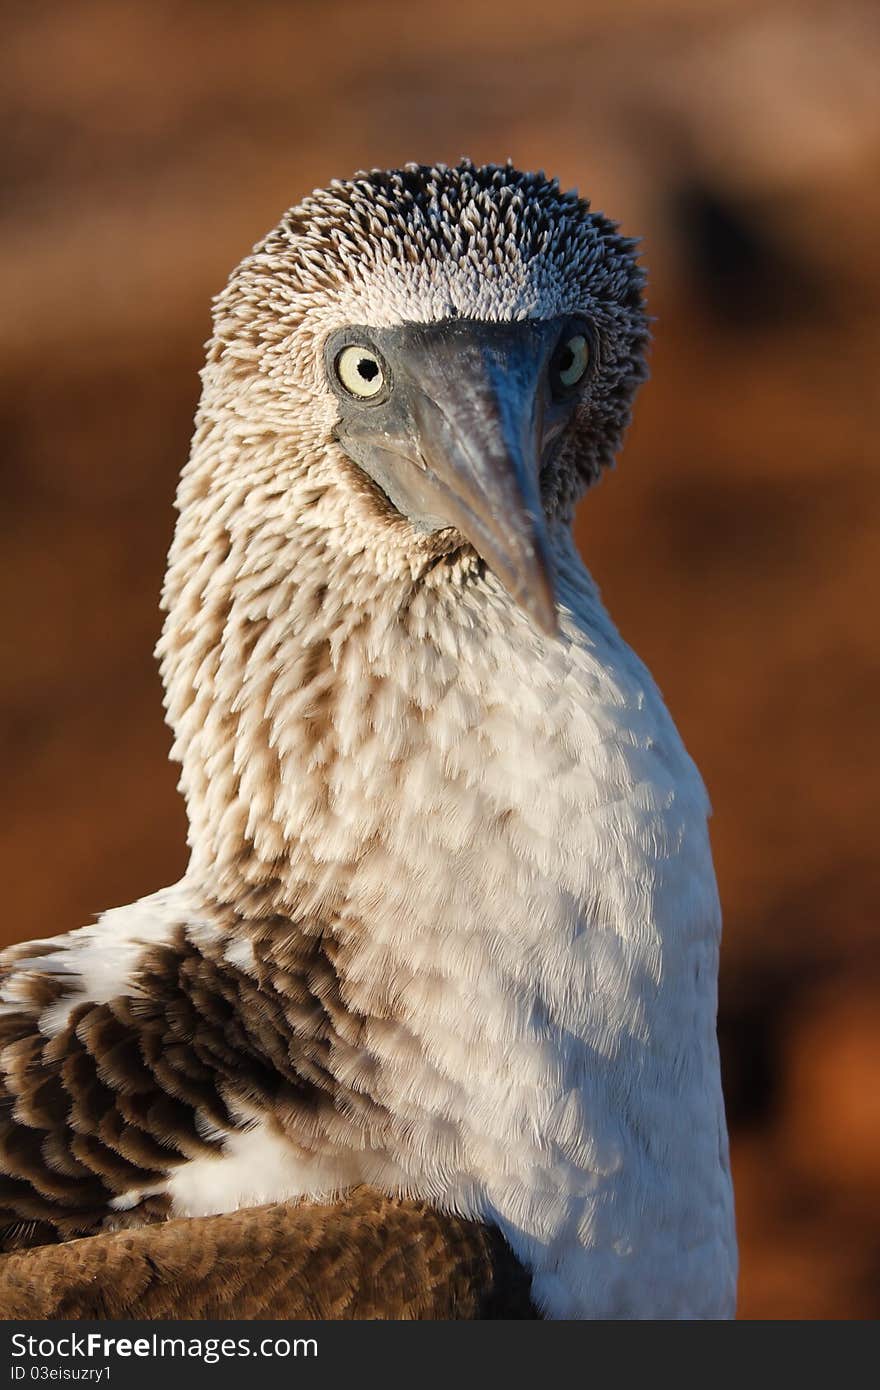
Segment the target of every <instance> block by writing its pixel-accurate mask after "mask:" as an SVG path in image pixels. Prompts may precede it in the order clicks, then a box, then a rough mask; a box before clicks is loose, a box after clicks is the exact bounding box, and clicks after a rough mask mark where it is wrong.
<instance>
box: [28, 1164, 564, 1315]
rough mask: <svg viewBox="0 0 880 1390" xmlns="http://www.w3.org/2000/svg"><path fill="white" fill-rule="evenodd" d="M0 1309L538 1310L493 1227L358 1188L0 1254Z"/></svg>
mask: <svg viewBox="0 0 880 1390" xmlns="http://www.w3.org/2000/svg"><path fill="white" fill-rule="evenodd" d="M0 1310H2V1313H3V1316H4V1318H28V1319H30V1320H33V1319H45V1318H63V1319H74V1320H79V1319H82V1318H136V1319H154V1318H175V1319H180V1318H185V1319H192V1318H211V1319H217V1320H223V1321H226V1320H228V1319H236V1320H240V1319H254V1318H265V1319H273V1320H277V1319H289V1318H293V1319H295V1320H297V1321H301V1320H309V1321H311V1320H314V1319H319V1320H322V1321H340V1320H343V1319H344V1320H346V1321H353V1320H357V1321H364V1320H375V1319H376V1318H381V1319H382V1320H393V1321H395V1322H399V1321H406V1322H410V1321H415V1320H418V1321H449V1320H450V1319H455V1320H456V1321H486V1320H493V1321H494V1320H497V1319H516V1320H519V1321H522V1320H534V1319H536V1318H537V1317H538V1314H537V1312H536V1310H535V1307H534V1305H533V1303H532V1300H531V1290H530V1281H529V1278H528V1274H527V1273H526V1271H525V1269H524V1268H523V1266H522V1265H521V1264H520V1263H519V1261H518V1260H517V1259H516V1257H515V1256H514V1254H513V1252H512V1251H511V1249H510V1247H509V1246H508V1245H507V1243H506V1241H504V1240H503V1238H502V1237H501V1235H500V1233H499V1232H498V1231H497V1230H496V1229H494V1228H493V1227H490V1226H486V1225H484V1224H483V1223H481V1222H478V1221H469V1220H467V1219H466V1218H464V1217H458V1216H455V1215H454V1214H452V1213H445V1212H441V1211H439V1210H437V1209H436V1208H432V1207H430V1206H428V1205H427V1204H426V1203H424V1202H414V1201H405V1200H401V1199H395V1198H390V1197H387V1196H385V1195H384V1194H383V1193H380V1192H377V1191H376V1190H375V1189H371V1188H366V1187H359V1188H356V1189H354V1190H353V1191H352V1192H351V1193H346V1195H345V1197H344V1198H341V1199H339V1200H337V1201H333V1202H327V1203H308V1204H294V1203H289V1202H288V1203H283V1202H278V1203H274V1204H272V1205H267V1206H263V1207H258V1208H256V1209H254V1208H248V1209H245V1210H243V1211H236V1212H229V1213H226V1214H224V1215H222V1216H202V1217H197V1218H189V1217H182V1218H178V1219H176V1220H170V1221H166V1222H159V1223H155V1224H152V1225H145V1226H141V1227H136V1228H134V1229H131V1230H122V1231H107V1232H103V1233H102V1234H100V1235H94V1236H86V1237H83V1238H80V1239H74V1240H70V1241H66V1242H65V1243H64V1244H56V1245H42V1246H36V1247H32V1248H30V1249H21V1250H16V1251H12V1252H11V1253H9V1254H6V1255H4V1256H2V1257H0Z"/></svg>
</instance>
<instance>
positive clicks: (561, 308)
mask: <svg viewBox="0 0 880 1390" xmlns="http://www.w3.org/2000/svg"><path fill="white" fill-rule="evenodd" d="M643 288H644V287H643V274H642V271H641V269H640V267H639V264H638V260H637V255H636V246H635V244H634V242H633V241H631V240H629V239H627V238H625V237H624V236H622V235H621V234H620V232H619V231H618V229H617V227H616V225H615V224H614V223H613V222H611V221H609V220H608V219H607V218H606V217H604V216H603V215H601V214H599V213H597V212H594V211H592V210H591V208H590V205H589V204H588V202H587V201H586V200H585V199H583V198H581V197H579V196H578V195H577V194H576V193H574V192H563V191H561V190H560V187H559V185H558V183H557V182H555V181H550V180H547V179H545V177H544V176H543V175H540V174H539V175H533V174H524V173H521V172H518V171H517V170H516V169H515V168H513V167H512V166H511V165H509V164H508V165H506V166H503V167H497V166H492V165H488V166H484V167H477V166H475V165H473V164H472V163H470V162H469V161H462V162H461V163H460V164H458V165H457V166H455V167H452V168H450V167H446V166H443V165H437V166H436V167H426V166H420V165H408V166H406V167H405V168H403V169H400V170H394V171H391V172H382V171H372V172H369V173H361V174H358V175H356V176H355V177H354V178H352V179H351V180H349V181H336V182H333V183H332V184H331V185H330V186H329V187H328V188H327V189H326V190H323V191H318V192H315V193H314V194H313V195H312V196H311V197H309V198H306V199H305V200H304V201H303V202H302V203H301V204H299V205H298V206H297V207H294V208H293V209H292V210H291V211H289V212H288V213H287V214H286V215H285V216H284V217H283V218H282V220H281V222H280V223H279V225H278V226H277V227H276V228H275V230H273V231H272V232H270V233H269V235H268V236H266V237H265V239H264V240H262V241H261V242H259V243H258V244H257V246H256V247H255V248H254V250H253V252H252V253H251V254H250V255H248V256H247V257H246V258H245V260H244V261H243V262H242V263H241V265H240V266H239V267H238V268H237V269H236V270H235V271H234V273H233V275H232V277H231V278H230V280H229V283H228V285H227V286H226V288H225V289H224V290H223V292H222V293H221V294H220V295H219V296H218V298H217V300H216V302H215V311H214V329H213V336H212V337H211V339H210V342H209V345H208V352H207V363H206V366H205V368H204V371H203V393H202V398H201V403H200V406H199V409H198V414H197V419H196V428H195V435H194V439H193V445H192V452H191V457H190V460H189V462H188V464H187V466H186V467H185V469H184V471H183V475H182V479H181V483H180V488H179V492H178V497H177V507H178V511H179V518H178V522H177V527H176V532H175V536H174V541H173V544H172V548H171V553H170V558H169V566H168V573H167V580H166V584H165V588H164V594H163V606H164V610H165V613H166V621H165V626H164V631H163V635H162V638H161V642H160V645H159V653H160V658H161V668H162V675H163V679H164V683H165V689H166V693H167V699H166V706H167V713H168V719H169V722H170V725H171V728H172V730H173V734H174V745H173V754H172V755H173V757H174V758H176V759H177V760H178V761H179V763H180V766H181V769H182V771H181V781H180V786H181V789H182V792H183V794H184V796H185V798H186V804H187V810H188V816H189V825H190V833H189V844H190V849H191V857H190V861H189V867H188V869H187V872H186V874H185V876H184V877H183V879H182V880H181V881H180V882H179V883H178V884H176V885H175V886H173V887H171V888H166V889H163V890H162V891H160V892H157V893H155V894H153V895H152V896H150V897H147V898H144V899H142V900H141V901H139V902H136V903H133V904H132V905H131V906H128V907H122V908H117V909H115V910H113V911H110V912H107V913H105V914H104V915H103V916H102V917H100V918H99V919H98V921H97V923H96V924H95V925H92V926H87V927H83V928H81V929H79V930H77V931H72V932H70V933H68V934H67V935H61V936H48V937H47V938H46V939H44V940H40V941H36V942H29V943H25V944H24V945H20V946H16V947H13V948H11V949H10V950H8V951H7V952H6V953H5V955H4V958H3V971H4V983H3V987H2V1017H0V1025H2V1042H3V1050H2V1054H0V1083H2V1098H3V1109H2V1119H0V1174H2V1176H0V1224H2V1228H3V1231H4V1232H5V1246H6V1248H7V1249H14V1248H15V1247H16V1246H18V1247H21V1246H27V1245H33V1244H45V1243H48V1242H53V1241H56V1242H57V1241H66V1240H69V1239H70V1238H72V1237H77V1236H83V1235H93V1234H95V1233H100V1232H112V1231H118V1229H119V1228H120V1227H129V1226H132V1225H135V1226H136V1225H144V1224H146V1223H150V1222H154V1221H157V1220H164V1219H165V1218H169V1217H174V1218H178V1217H180V1218H187V1217H189V1218H199V1217H210V1216H212V1215H215V1214H220V1213H229V1212H235V1211H238V1210H240V1209H242V1208H246V1207H254V1206H259V1205H261V1204H271V1203H276V1204H277V1203H279V1202H287V1203H290V1202H300V1203H313V1204H325V1205H326V1204H327V1203H330V1204H332V1203H334V1202H343V1201H344V1200H345V1199H346V1194H349V1193H351V1192H352V1191H353V1190H355V1189H359V1188H360V1187H361V1186H363V1185H368V1186H370V1187H372V1188H373V1189H377V1190H378V1192H379V1193H381V1194H385V1196H386V1197H390V1198H395V1197H399V1198H405V1199H409V1200H412V1201H415V1202H421V1203H425V1204H428V1206H429V1207H430V1209H431V1210H432V1211H435V1212H438V1213H443V1212H446V1213H449V1214H450V1216H454V1217H455V1218H456V1219H470V1220H473V1221H476V1222H478V1223H482V1225H483V1226H484V1227H486V1228H491V1229H492V1230H493V1231H496V1232H498V1233H500V1236H501V1237H503V1240H504V1241H505V1242H507V1245H508V1246H509V1248H510V1249H511V1250H512V1251H513V1252H514V1254H515V1256H516V1258H517V1260H518V1261H519V1262H520V1263H521V1265H522V1267H523V1268H524V1270H525V1271H526V1272H527V1274H528V1277H529V1279H530V1281H531V1300H532V1302H533V1304H534V1306H535V1308H536V1309H537V1310H538V1311H539V1312H540V1314H541V1315H543V1316H544V1317H548V1318H642V1317H649V1318H716V1317H727V1316H732V1314H733V1311H734V1300H735V1277H736V1250H735V1237H734V1225H733V1200H732V1192H731V1182H730V1173H729V1164H728V1149H727V1135H726V1126H725V1117H724V1108H723V1101H722V1092H721V1082H720V1072H719V1059H718V1049H717V1043H716V1029H715V1016H716V990H717V970H718V949H719V938H720V910H719V903H718V895H717V890H716V883H715V875H714V871H713V866H712V858H711V851H710V845H709V839H708V832H707V815H708V803H707V798H706V794H705V791H704V788H703V784H702V781H701V779H700V776H699V774H698V772H697V770H696V768H695V766H694V764H693V762H692V761H691V759H690V757H689V756H688V754H687V753H686V751H685V749H684V747H683V744H682V741H681V739H680V737H679V735H678V733H677V731H676V729H675V727H674V725H673V723H672V720H671V718H670V716H669V714H668V713H667V711H666V709H665V707H664V704H663V701H662V699H661V697H660V694H659V693H658V690H657V688H656V686H655V684H654V682H653V680H652V679H651V677H650V675H649V674H648V672H647V670H646V669H645V667H644V666H643V665H642V664H641V662H640V661H639V660H638V659H637V657H636V656H635V655H634V654H633V652H632V651H631V650H630V649H629V647H628V646H627V645H626V644H625V643H624V641H623V640H622V639H621V637H620V636H619V634H618V633H617V631H616V629H615V627H614V625H613V624H612V622H611V620H610V618H609V616H608V614H607V613H606V611H605V608H604V607H603V605H602V602H601V600H600V597H599V594H598V592H597V589H596V586H595V584H594V582H593V580H592V578H591V577H590V575H589V573H588V572H587V570H586V568H585V567H584V564H583V563H582V561H581V558H580V556H579V555H578V552H577V550H576V548H575V545H574V541H573V538H572V532H571V524H572V514H573V509H574V506H575V504H576V502H577V501H578V500H579V498H580V497H581V495H582V494H583V493H584V492H585V491H586V490H587V489H588V488H589V486H590V485H591V484H592V483H593V482H595V480H596V479H597V478H598V477H599V475H600V473H601V471H602V469H603V468H604V467H605V466H606V465H607V464H609V463H610V462H611V461H612V459H613V457H614V455H615V452H616V450H617V448H618V446H619V443H620V440H621V436H622V433H623V431H624V429H625V426H626V424H627V422H628V418H629V414H630V409H631V405H632V401H633V397H634V395H635V392H636V389H637V387H638V385H639V383H640V382H641V380H642V379H643V377H644V375H645V369H644V358H645V350H646V341H647V321H646V315H645V309H644V304H643ZM197 1230H198V1227H197V1224H196V1225H194V1226H193V1232H194V1234H193V1240H194V1241H195V1240H197V1239H198V1235H197ZM414 1277H416V1276H415V1275H414ZM379 1315H381V1312H380V1314H379Z"/></svg>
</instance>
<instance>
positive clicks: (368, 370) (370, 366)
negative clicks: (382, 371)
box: [358, 357, 379, 381]
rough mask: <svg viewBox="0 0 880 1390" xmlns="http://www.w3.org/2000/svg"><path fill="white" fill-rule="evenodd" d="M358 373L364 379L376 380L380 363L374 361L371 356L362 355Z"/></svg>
mask: <svg viewBox="0 0 880 1390" xmlns="http://www.w3.org/2000/svg"><path fill="white" fill-rule="evenodd" d="M358 374H359V375H360V376H362V377H363V379H364V381H375V379H376V377H377V376H378V375H379V363H378V362H374V361H373V360H372V358H370V357H362V358H361V360H360V362H358Z"/></svg>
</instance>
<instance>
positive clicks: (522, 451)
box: [413, 338, 558, 636]
mask: <svg viewBox="0 0 880 1390" xmlns="http://www.w3.org/2000/svg"><path fill="white" fill-rule="evenodd" d="M518 347H519V345H518V344H516V345H515V344H511V343H507V344H500V343H492V342H479V341H475V342H466V341H461V340H460V341H458V342H456V341H455V339H454V338H453V339H451V340H448V341H447V342H445V343H444V344H443V346H442V349H441V348H440V345H439V344H434V347H433V350H432V351H430V352H429V353H427V354H426V355H425V358H424V361H423V364H422V371H421V374H420V382H419V385H420V387H421V390H420V391H419V392H418V393H417V394H416V396H415V399H414V401H413V419H414V423H415V425H416V428H417V431H418V433H417V440H418V448H419V453H420V455H421V458H422V460H423V462H424V465H425V474H424V480H425V490H426V493H427V494H428V496H426V498H425V501H426V504H427V505H429V506H431V507H432V508H433V510H434V511H435V512H436V516H437V520H438V521H442V522H444V523H445V525H447V526H454V527H455V529H456V530H457V531H460V532H461V534H462V535H463V536H464V537H465V539H466V540H468V541H470V543H471V545H472V546H473V547H474V549H475V550H476V552H477V554H478V555H480V556H481V557H482V559H483V560H485V562H486V564H487V565H488V567H489V569H490V570H491V571H492V573H493V574H494V575H495V576H496V578H498V579H500V581H501V583H502V584H503V585H504V587H505V588H506V589H507V590H508V592H509V593H510V594H511V596H512V597H513V598H514V599H516V601H517V603H519V604H520V605H521V607H523V608H524V609H525V610H526V612H527V613H528V614H529V616H530V617H531V618H532V620H533V621H534V622H535V623H536V625H537V626H538V627H539V628H540V629H541V631H542V632H545V633H547V634H548V635H549V636H552V635H553V634H555V633H556V631H557V627H558V622H557V616H556V596H555V592H554V578H553V563H552V558H551V554H550V546H549V540H548V536H547V521H546V517H545V514H544V508H543V505H542V502H541V489H540V470H541V439H540V435H541V415H542V411H541V408H540V405H541V403H540V401H539V399H538V396H539V392H538V390H537V387H538V384H539V383H538V380H537V372H536V371H535V370H534V368H535V366H536V364H535V362H534V354H533V353H532V352H531V351H530V350H529V349H530V347H531V345H530V344H526V345H523V348H522V350H517V349H518Z"/></svg>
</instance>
